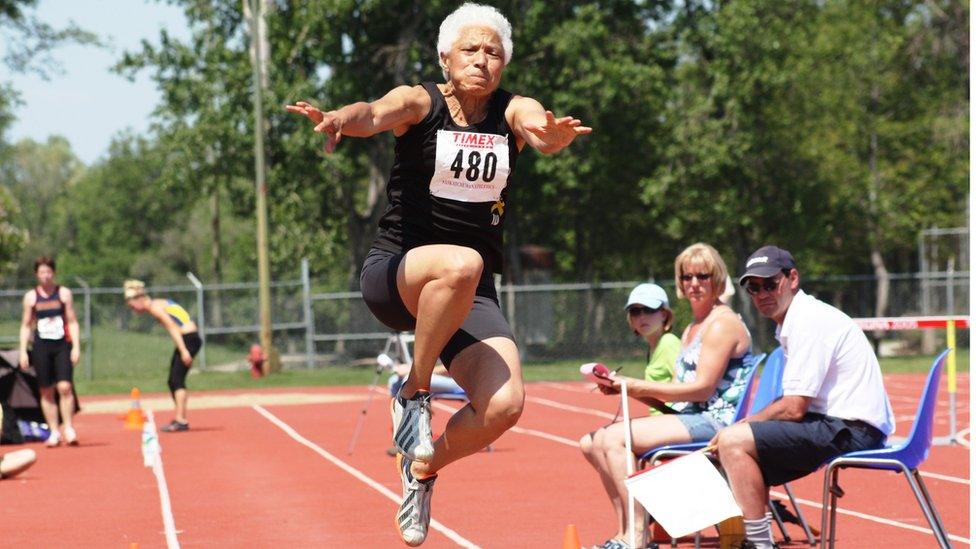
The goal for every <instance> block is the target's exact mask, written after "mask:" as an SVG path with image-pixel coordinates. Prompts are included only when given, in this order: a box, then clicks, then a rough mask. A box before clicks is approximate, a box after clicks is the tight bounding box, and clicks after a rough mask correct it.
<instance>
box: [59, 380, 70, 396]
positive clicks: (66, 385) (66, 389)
mask: <svg viewBox="0 0 976 549" xmlns="http://www.w3.org/2000/svg"><path fill="white" fill-rule="evenodd" d="M57 388H58V393H59V394H60V395H61V396H63V397H66V396H71V382H70V381H59V382H58V384H57Z"/></svg>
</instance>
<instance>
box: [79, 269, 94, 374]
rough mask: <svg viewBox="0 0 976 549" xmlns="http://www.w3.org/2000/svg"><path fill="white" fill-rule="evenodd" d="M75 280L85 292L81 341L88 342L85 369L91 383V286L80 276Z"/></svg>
mask: <svg viewBox="0 0 976 549" xmlns="http://www.w3.org/2000/svg"><path fill="white" fill-rule="evenodd" d="M75 280H77V281H78V285H79V286H81V288H82V290H84V291H85V335H84V336H83V337H82V340H84V341H87V342H88V344H87V345H85V369H86V371H87V373H88V381H91V380H93V379H95V362H94V361H93V360H92V347H94V346H95V340H94V339H93V338H92V329H91V286H89V285H88V282H86V281H85V279H84V278H81V277H80V276H76V277H75Z"/></svg>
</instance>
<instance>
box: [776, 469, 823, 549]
mask: <svg viewBox="0 0 976 549" xmlns="http://www.w3.org/2000/svg"><path fill="white" fill-rule="evenodd" d="M783 490H784V491H785V492H786V495H787V496H789V498H790V505H792V506H793V512H794V513H796V518H798V519H800V527H801V528H803V533H804V534H806V536H807V543H809V544H810V546H811V547H816V545H817V538H816V537H814V535H813V531H812V530H810V524H809V523H807V517H805V516H803V510H802V509H800V506H799V504H797V502H796V496H794V495H793V489H792V488H790V485H789V483H786V484H784V485H783ZM787 541H789V540H787Z"/></svg>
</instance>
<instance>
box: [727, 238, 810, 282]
mask: <svg viewBox="0 0 976 549" xmlns="http://www.w3.org/2000/svg"><path fill="white" fill-rule="evenodd" d="M795 268H796V261H794V260H793V256H792V255H791V254H790V252H788V251H786V250H784V249H782V248H777V247H776V246H763V247H762V248H759V249H758V250H756V251H754V252H752V255H750V256H749V259H747V260H746V271H745V272H744V273H742V276H740V277H739V286H742V285H743V284H744V283H745V281H746V279H747V278H749V277H750V276H756V277H759V278H769V277H772V276H776V273H779V272H782V271H784V270H790V269H795Z"/></svg>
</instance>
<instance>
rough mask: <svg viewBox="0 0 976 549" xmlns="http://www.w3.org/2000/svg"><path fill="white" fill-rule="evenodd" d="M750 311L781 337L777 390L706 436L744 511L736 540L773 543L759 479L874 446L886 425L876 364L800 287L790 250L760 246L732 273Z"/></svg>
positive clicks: (849, 328)
mask: <svg viewBox="0 0 976 549" xmlns="http://www.w3.org/2000/svg"><path fill="white" fill-rule="evenodd" d="M739 284H740V285H741V286H744V287H745V289H746V291H747V292H748V293H749V295H750V296H751V298H752V303H753V305H755V306H756V309H758V310H759V313H760V314H762V315H763V316H765V317H768V318H771V319H773V320H774V321H775V322H776V339H777V340H779V342H780V344H781V345H782V346H783V352H784V359H785V361H786V362H785V364H784V366H783V396H782V398H780V399H779V400H776V401H775V402H773V403H772V404H770V405H769V406H767V407H766V408H764V409H762V410H760V411H759V412H758V413H756V414H754V415H752V416H749V417H747V418H745V419H743V420H742V421H741V422H739V423H736V424H734V425H731V426H729V427H727V428H725V429H722V430H721V431H719V433H718V434H717V435H716V436H715V439H713V440H712V442H711V444H712V445H715V446H716V447H717V448H718V455H719V459H720V460H721V462H722V467H723V468H724V469H725V472H726V473H727V475H728V479H729V485H730V487H731V488H732V493H733V495H734V496H735V499H736V501H737V502H738V503H739V506H740V507H741V508H742V513H743V516H744V518H745V528H746V542H745V543H744V545H743V547H757V548H762V549H768V548H771V547H773V543H772V535H771V533H770V527H769V518H768V516H767V515H766V501H767V500H768V497H769V487H770V486H776V485H779V484H783V483H784V482H789V481H791V480H794V479H797V478H800V477H802V476H805V475H807V474H809V473H812V472H813V471H816V470H817V469H818V468H819V467H820V466H821V465H822V464H823V463H824V462H825V461H827V460H829V459H831V458H833V457H835V456H838V455H840V454H844V453H847V452H853V451H856V450H868V449H873V448H878V447H881V446H882V445H883V444H884V442H885V439H886V437H887V436H888V435H889V434H891V432H892V431H893V430H894V426H895V420H894V415H893V414H892V411H891V404H890V403H889V402H888V396H887V394H886V393H885V389H884V384H883V381H882V379H881V367H880V366H879V365H878V359H877V357H876V356H875V354H874V349H873V348H872V347H871V344H870V342H868V339H867V337H866V336H865V335H864V332H862V331H861V329H860V328H858V327H857V325H856V324H854V322H853V321H852V320H851V318H850V317H848V316H847V315H846V314H844V313H842V312H841V311H839V310H838V309H836V308H834V307H832V306H830V305H828V304H826V303H824V302H822V301H820V300H818V299H816V298H814V297H813V296H810V295H807V294H806V293H804V292H803V290H800V274H799V272H798V271H797V268H796V263H795V262H794V260H793V256H792V255H790V253H789V252H787V251H786V250H782V249H780V248H777V247H775V246H763V247H762V248H759V249H758V250H756V251H755V252H754V253H753V254H752V255H751V256H749V259H748V260H747V261H746V266H745V273H744V274H743V275H742V276H741V277H739Z"/></svg>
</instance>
